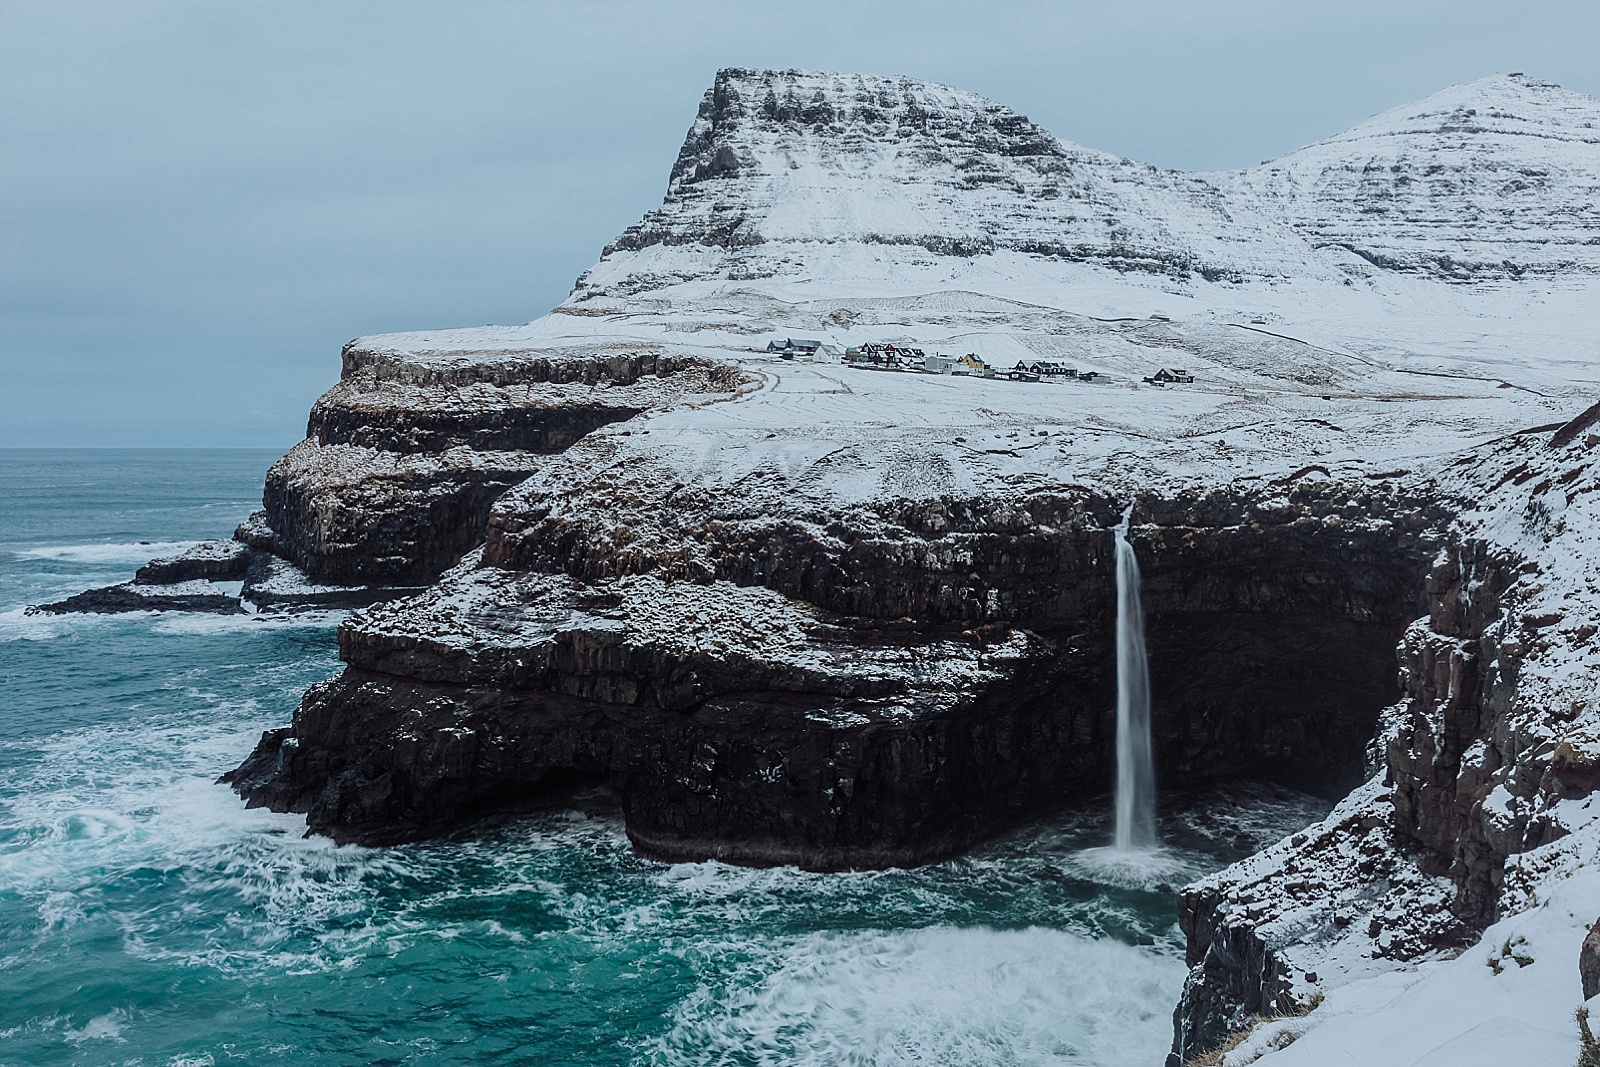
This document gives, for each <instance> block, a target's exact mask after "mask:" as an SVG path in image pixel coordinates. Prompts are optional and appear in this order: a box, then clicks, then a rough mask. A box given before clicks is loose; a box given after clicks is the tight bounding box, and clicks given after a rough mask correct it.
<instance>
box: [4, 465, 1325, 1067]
mask: <svg viewBox="0 0 1600 1067" xmlns="http://www.w3.org/2000/svg"><path fill="white" fill-rule="evenodd" d="M274 458H275V455H274V454H270V453H263V452H21V451H13V452H6V451H0V1067H21V1065H28V1067H34V1065H40V1067H42V1065H47V1064H142V1065H158V1064H159V1065H174V1067H175V1065H191V1064H214V1065H215V1064H232V1063H239V1064H254V1063H262V1064H302V1063H317V1064H323V1065H333V1064H456V1063H462V1064H465V1063H482V1064H540V1065H561V1064H663V1065H665V1064H728V1065H733V1064H740V1065H744V1064H750V1065H757V1064H761V1065H765V1064H773V1065H778V1064H819V1065H822V1064H827V1065H841V1064H863V1065H865V1064H1094V1065H1104V1067H1120V1065H1124V1064H1126V1065H1135V1064H1137V1065H1156V1064H1159V1063H1160V1062H1161V1058H1162V1055H1163V1054H1164V1052H1165V1049H1166V1046H1167V1043H1168V1041H1169V1040H1170V1033H1171V1030H1170V1013H1171V1010H1172V1006H1173V1004H1174V1002H1175V1000H1176V997H1177V994H1178V991H1179V989H1180V987H1181V984H1182V980H1183V974H1184V968H1183V962H1182V946H1181V941H1180V939H1179V935H1178V933H1177V929H1176V926H1175V922H1174V919H1175V897H1174V894H1173V893H1172V891H1171V889H1170V888H1169V887H1167V886H1165V885H1162V884H1157V883H1156V882H1155V880H1153V879H1144V880H1141V879H1127V878H1123V877H1119V876H1117V875H1115V874H1114V873H1106V872H1105V871H1103V870H1102V869H1101V868H1100V867H1098V866H1097V865H1096V864H1095V863H1094V862H1092V859H1091V857H1092V853H1091V854H1088V855H1086V854H1085V851H1084V850H1085V849H1088V848H1091V847H1093V846H1098V845H1101V844H1103V843H1104V842H1105V840H1106V839H1107V837H1108V836H1109V824H1108V819H1109V812H1108V811H1107V810H1106V806H1105V805H1103V804H1102V805H1091V806H1087V807H1081V808H1077V809H1073V810H1069V811H1066V812H1064V813H1063V814H1062V815H1060V816H1059V817H1056V818H1053V819H1051V820H1049V821H1047V822H1046V823H1044V824H1042V825H1039V826H1035V827H1032V828H1030V829H1028V830H1026V831H1023V832H1019V833H1016V834H1013V835H1010V836H1008V837H1006V838H1004V839H1002V840H999V841H996V842H993V843H992V844H990V845H988V846H987V847H985V848H983V849H980V850H979V851H978V852H976V853H974V854H973V855H971V856H968V857H964V858H962V859H958V860H953V861H951V862H947V863H941V864H936V865H933V866H929V867H923V868H919V869H916V870H910V871H886V872H867V873H857V874H835V875H818V874H807V873H803V872H799V871H794V870H787V869H779V870H749V869H742V868H737V867H729V866H725V865H722V864H716V863H704V864H679V865H665V864H658V863H649V862H645V861H642V860H640V859H637V858H636V857H634V856H633V855H632V853H631V852H630V851H629V849H628V846H627V842H626V839H625V838H624V836H623V833H622V827H621V823H620V820H619V819H618V818H617V817H616V816H615V814H614V813H613V812H612V811H611V808H610V806H609V804H608V803H607V802H605V801H604V800H603V798H596V799H595V801H594V803H592V804H589V805H587V806H586V807H585V810H583V811H578V810H573V811H568V812H558V813H547V814H543V815H540V816H537V817H530V818H527V819H522V820H516V821H511V822H507V823H502V824H499V825H497V826H493V827H482V828H478V829H477V830H475V831H474V832H472V833H466V834H462V835H460V836H459V837H458V838H456V839H452V840H447V841H437V842H429V843H424V844H417V845H411V846H406V847H402V848H395V849H361V848H353V847H346V848H334V847H332V846H331V845H330V844H329V843H328V842H327V841H326V840H323V839H317V838H313V839H307V838H305V837H304V836H303V833H304V829H305V825H304V820H303V819H301V818H298V817H295V816H284V815H274V814H271V813H269V812H264V811H259V810H258V811H246V810H244V809H243V807H242V806H241V805H240V803H239V802H238V799H237V798H236V797H235V796H234V795H233V794H232V793H231V792H230V791H229V790H228V789H227V788H226V787H223V786H218V785H215V784H213V783H214V779H215V778H216V776H217V775H218V774H220V773H221V772H222V771H224V770H226V769H228V768H229V767H231V766H233V765H234V764H236V763H237V762H238V761H239V760H240V759H241V758H243V756H244V755H245V754H246V753H247V752H248V751H249V750H250V748H251V746H252V745H253V744H254V743H255V740H256V738H257V737H258V736H259V734H260V731H261V730H263V729H266V728H268V727H270V726H277V725H282V724H283V723H285V722H287V721H288V719H289V716H290V714H291V712H292V711H293V709H294V706H295V704H296V702H297V701H298V699H299V695H300V693H301V691H302V690H303V689H304V688H305V687H306V686H307V685H309V684H310V683H312V682H314V681H317V680H319V679H322V678H325V677H327V676H329V675H330V674H332V673H334V672H335V671H336V670H337V669H338V658H337V655H336V651H335V646H334V633H333V628H334V625H335V624H336V623H337V621H338V616H336V615H333V614H320V615H312V616H299V617H283V618H263V617H245V616H228V617H211V616H183V615H171V614H169V615H149V614H146V615H136V616H119V617H108V616H66V617H37V616H28V615H25V614H24V613H23V612H22V610H21V609H22V607H23V606H24V605H25V604H29V603H38V602H42V601H46V600H52V599H57V598H59V597H61V596H64V595H66V594H69V593H72V592H76V591H78V590H81V589H84V588H87V587H89V586H91V585H98V584H104V583H107V582H111V581H116V580H121V579H125V578H127V577H129V576H131V574H132V572H133V570H134V568H135V567H137V566H138V565H139V564H140V563H142V562H144V561H145V560H146V559H148V558H149V557H150V556H152V555H154V554H157V553H160V552H163V551H168V550H171V549H173V548H175V547H179V546H181V545H182V544H184V543H188V542H191V541H194V540H198V539H201V538H206V537H220V536H226V535H227V534H228V533H229V532H230V531H231V530H232V529H233V527H234V525H235V524H236V523H237V522H238V521H239V520H240V519H242V518H243V517H244V516H245V515H246V514H247V513H248V512H249V511H250V509H251V508H252V507H253V506H255V503H256V501H257V500H258V499H259V493H260V485H261V480H262V475H263V473H264V472H265V470H266V467H267V466H268V464H269V463H270V462H271V461H272V460H273V459H274ZM1321 811H1322V806H1321V805H1320V804H1318V803H1317V802H1314V801H1311V800H1309V799H1308V798H1304V797H1298V796H1296V795H1294V794H1288V793H1284V792H1282V791H1278V790H1272V789H1267V788H1262V787H1240V788H1236V789H1231V790H1228V791H1226V792H1219V793H1213V794H1208V795H1206V796H1203V797H1198V796H1191V797H1184V798H1174V799H1172V800H1170V801H1169V803H1168V805H1167V808H1166V810H1165V812H1164V815H1163V819H1162V832H1163V834H1164V835H1165V836H1166V837H1167V839H1168V840H1169V841H1172V842H1175V844H1176V846H1177V847H1175V848H1174V850H1173V853H1172V855H1173V858H1174V861H1175V863H1176V864H1177V865H1178V867H1179V870H1178V871H1177V872H1176V873H1173V874H1169V875H1168V876H1167V879H1168V880H1169V881H1171V882H1173V883H1177V882H1180V881H1182V880H1184V879H1185V878H1187V877H1191V876H1194V875H1198V874H1200V873H1203V872H1204V871H1207V870H1211V869H1214V868H1216V867H1218V866H1220V865H1221V864H1222V863H1223V862H1226V861H1228V860H1231V859H1233V858H1236V857H1238V856H1240V855H1242V854H1243V853H1244V852H1245V851H1248V850H1250V849H1253V848H1254V847H1256V846H1257V845H1258V844H1260V843H1263V842H1265V841H1268V840H1271V839H1274V838H1276V837H1277V836H1280V835H1281V834H1283V833H1286V832H1290V831H1292V830H1294V829H1297V828H1299V827H1300V826H1303V825H1304V824H1305V823H1307V822H1309V821H1311V820H1312V819H1313V818H1316V817H1319V816H1320V814H1321Z"/></svg>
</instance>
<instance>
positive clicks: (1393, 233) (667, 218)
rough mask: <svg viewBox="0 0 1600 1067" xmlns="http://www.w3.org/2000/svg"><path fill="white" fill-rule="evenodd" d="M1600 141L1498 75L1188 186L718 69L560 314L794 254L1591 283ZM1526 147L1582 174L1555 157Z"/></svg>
mask: <svg viewBox="0 0 1600 1067" xmlns="http://www.w3.org/2000/svg"><path fill="white" fill-rule="evenodd" d="M1474 105H1476V106H1474ZM1597 124H1600V102H1597V101H1594V100H1593V98H1590V97H1587V96H1584V95H1583V94H1579V93H1573V92H1570V91H1568V90H1564V89H1561V88H1560V87H1558V86H1554V85H1551V84H1549V83H1545V82H1540V81H1537V80H1535V79H1530V78H1527V77H1525V76H1516V77H1513V76H1501V75H1495V76H1490V77H1487V78H1481V79H1477V80H1475V81H1472V82H1465V83H1461V84H1459V85H1456V86H1450V87H1447V88H1446V89H1443V90H1440V91H1439V92H1437V93H1434V94H1432V95H1430V96H1428V97H1424V98H1423V99H1422V100H1419V101H1414V102H1412V103H1410V104H1405V105H1401V106H1400V107H1397V108H1391V109H1389V110H1387V111H1385V112H1382V113H1380V114H1378V115H1376V116H1373V117H1372V118H1370V119H1367V120H1365V121H1364V122H1362V123H1358V124H1357V125H1356V126H1354V127H1351V128H1350V129H1349V130H1346V131H1344V132H1343V133H1340V134H1335V135H1334V136H1332V137H1329V138H1323V139H1321V140H1319V141H1315V142H1313V143H1311V144H1309V145H1307V146H1305V147H1303V148H1301V149H1298V150H1296V151H1295V152H1291V153H1287V154H1285V155H1284V156H1280V157H1278V158H1277V159H1274V160H1269V161H1267V162H1266V163H1263V164H1259V165H1257V166H1256V167H1250V168H1243V169H1239V170H1231V171H1212V172H1186V171H1176V170H1169V169H1163V168H1159V167H1155V166H1153V165H1150V164H1145V163H1140V162H1138V161H1135V160H1132V159H1129V158H1126V157H1122V156H1117V155H1114V154H1112V153H1107V152H1102V151H1100V150H1098V149H1093V148H1090V147H1087V146H1084V145H1080V144H1077V143H1075V142H1071V141H1066V140H1063V139H1060V138H1057V137H1056V136H1055V135H1053V134H1051V133H1050V132H1049V131H1048V130H1046V129H1044V128H1043V127H1041V126H1039V125H1038V124H1037V123H1034V122H1033V121H1032V120H1030V119H1028V118H1027V116H1025V115H1022V114H1020V113H1017V112H1015V111H1013V110H1011V109H1010V108H1007V107H1005V106H1004V105H1002V104H999V103H996V102H994V101H991V100H987V99H986V98H984V97H981V96H978V95H977V94H973V93H969V92H966V91H965V90H960V89H955V88H952V87H949V86H943V85H939V84H937V83H933V82H926V81H921V80H918V79H913V78H908V77H882V76H873V75H859V74H837V73H828V72H815V71H801V70H752V69H745V68H727V69H724V70H722V71H719V72H718V74H717V76H716V78H715V80H714V82H713V85H712V87H711V88H710V89H708V90H707V92H706V94H705V96H704V98H703V99H702V101H701V104H700V107H699V110H698V113H697V115H696V118H695V121H694V123H693V124H692V125H691V128H690V130H689V133H688V134H687V136H686V137H685V140H684V144H683V147H682V149H681V150H680V152H679V155H678V158H677V160H676V162H675V163H674V165H673V168H672V172H671V176H670V178H669V182H668V190H667V193H666V196H665V197H664V199H663V202H662V204H661V205H660V206H659V207H657V208H654V209H652V210H650V211H649V212H647V213H646V214H645V216H644V217H643V218H642V219H641V220H640V221H639V222H638V223H635V224H634V225H632V226H630V227H628V228H627V229H626V230H624V231H623V233H622V234H621V235H619V236H618V237H617V238H616V239H615V240H614V241H612V242H611V243H610V244H608V245H607V246H606V247H605V249H604V250H603V252H602V255H601V260H600V262H599V263H598V264H596V266H595V267H594V268H591V270H590V271H588V272H586V273H585V275H584V276H583V277H582V278H580V279H579V282H578V284H577V286H576V287H575V288H574V291H573V294H572V296H571V297H569V300H568V303H569V304H570V303H573V302H581V301H584V300H588V299H593V298H594V297H596V296H602V295H607V294H608V293H614V294H616V295H624V296H627V295H636V294H638V293H642V292H647V291H650V290H652V289H660V288H669V287H670V286H671V285H673V284H676V282H678V281H681V280H692V279H696V278H699V279H709V278H721V279H723V280H726V281H754V282H760V281H762V280H765V279H769V278H788V277H796V276H798V275H800V274H803V272H804V270H805V263H804V262H800V263H798V264H797V263H796V262H794V260H795V256H796V254H797V251H798V250H811V251H813V252H814V251H815V249H816V247H817V246H818V245H825V244H833V245H855V246H860V247H863V248H893V247H895V246H901V247H906V248H909V249H912V250H920V251H922V252H927V253H930V254H932V255H934V256H939V257H947V258H955V259H967V260H970V259H974V258H976V257H981V256H984V255H989V254H994V253H997V252H1017V253H1020V254H1022V255H1024V256H1027V257H1031V258H1032V259H1035V260H1042V259H1049V260H1056V261H1065V262H1076V263H1084V264H1089V265H1092V266H1096V267H1103V268H1107V269H1109V270H1111V271H1114V272H1117V273H1121V274H1124V275H1129V274H1133V275H1138V274H1143V275H1149V276H1158V277H1167V278H1171V279H1174V280H1178V281H1188V280H1189V279H1191V278H1195V277H1198V278H1200V279H1203V280H1205V281H1208V282H1231V283H1240V282H1246V281H1280V280H1285V279H1290V278H1294V279H1300V280H1306V279H1314V280H1316V281H1319V282H1324V283H1333V284H1343V283H1345V282H1347V281H1349V282H1352V283H1354V282H1358V281H1366V280H1368V279H1371V278H1373V277H1379V278H1381V277H1383V276H1385V275H1392V274H1399V273H1410V274H1420V275H1423V276H1427V277H1431V278H1435V279H1438V280H1445V281H1493V280H1505V279H1513V280H1514V279H1518V278H1522V277H1525V276H1529V275H1552V276H1554V275H1567V274H1574V273H1576V274H1586V275H1592V274H1595V273H1597V272H1600V208H1597V207H1596V206H1595V205H1596V203H1597V202H1600V133H1594V134H1593V135H1592V136H1591V134H1590V132H1588V131H1595V128H1596V125H1597ZM1538 140H1542V141H1548V142H1551V143H1559V144H1560V145H1561V146H1563V150H1564V151H1565V152H1566V153H1567V155H1568V156H1571V157H1573V158H1571V159H1569V160H1567V161H1565V162H1563V161H1561V160H1559V159H1555V160H1553V159H1551V158H1548V157H1549V155H1550V153H1549V152H1544V151H1540V150H1536V149H1537V148H1542V147H1543V146H1539V145H1537V144H1535V141H1538ZM1374 220H1376V221H1374ZM778 246H793V247H791V248H780V247H778ZM667 249H680V250H682V252H681V254H680V255H677V256H672V255H666V254H664V250H667ZM883 269H884V268H878V272H879V273H881V272H882V270H883ZM867 273H869V274H870V273H872V268H868V269H867Z"/></svg>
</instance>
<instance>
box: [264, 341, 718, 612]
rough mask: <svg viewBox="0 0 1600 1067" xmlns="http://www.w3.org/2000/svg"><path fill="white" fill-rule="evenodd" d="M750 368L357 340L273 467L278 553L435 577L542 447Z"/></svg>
mask: <svg viewBox="0 0 1600 1067" xmlns="http://www.w3.org/2000/svg"><path fill="white" fill-rule="evenodd" d="M469 357H470V358H469ZM740 380H741V379H740V375H739V374H738V372H737V371H735V370H733V369H732V368H730V367H727V366H725V365H722V364H716V363H712V362H710V361H706V360H699V359H692V358H687V357H680V356H666V355H657V354H655V353H648V352H646V353H638V352H633V353H598V354H591V355H583V354H579V355H571V354H566V355H563V354H559V353H557V354H551V355H539V354H537V353H529V352H526V351H522V352H506V353H494V352H468V353H450V355H449V358H444V357H441V358H439V359H434V360H430V359H428V358H426V357H418V356H414V355H413V356H399V355H396V354H394V353H390V352H387V351H385V350H383V349H377V348H364V347H362V346H361V345H360V344H359V343H357V342H351V344H349V345H347V346H346V347H345V351H344V372H343V376H342V378H341V380H340V382H339V384H338V385H337V386H335V387H334V388H333V389H331V390H329V391H328V392H327V393H326V394H324V395H323V396H322V398H321V399H319V400H318V401H317V403H316V405H315V406H314V407H313V408H312V411H311V417H310V419H309V421H308V424H307V427H306V440H305V441H303V442H301V443H300V444H299V445H297V446H295V448H294V449H293V450H291V451H290V452H289V454H288V455H286V456H284V457H283V459H281V460H279V461H278V462H277V463H276V464H274V465H273V467H272V469H271V470H270V471H268V472H267V480H266V488H265V490H264V492H263V497H262V499H263V503H264V505H265V509H266V516H265V523H266V526H267V527H269V528H270V531H271V541H272V548H271V551H273V552H276V553H277V554H279V555H282V556H283V557H284V558H286V559H288V560H290V561H291V562H293V563H294V564H295V565H296V566H298V567H300V568H301V569H302V570H304V571H305V572H306V574H307V575H308V576H309V578H310V580H311V581H313V582H317V583H323V584H332V585H399V586H405V585H426V584H427V583H429V582H432V581H433V580H435V579H436V578H438V577H439V575H440V574H442V573H443V572H444V571H445V570H446V569H447V568H448V567H450V566H451V565H452V564H454V563H455V561H456V560H458V559H460V558H461V556H462V554H463V553H465V552H466V551H467V550H469V549H471V548H472V547H474V546H475V545H477V544H479V543H480V542H481V541H482V539H483V530H484V522H485V520H486V519H487V517H488V514H489V508H490V506H491V505H492V504H493V503H494V501H495V500H496V499H498V498H499V497H500V496H501V494H503V493H504V492H505V491H506V490H507V489H509V488H510V487H511V486H513V485H516V484H517V483H518V482H521V481H522V480H523V479H524V478H526V477H527V476H528V475H529V474H530V473H532V472H533V471H534V470H536V469H537V468H538V465H539V462H540V457H542V456H546V455H550V454H553V453H558V452H561V451H563V450H564V449H566V448H568V447H570V446H571V445H572V444H573V443H574V442H575V441H578V440H579V439H581V438H583V437H584V436H585V435H587V434H589V433H591V432H593V431H594V430H596V429H598V428H599V427H601V426H605V425H608V424H611V423H615V422H623V421H626V420H628V419H630V418H633V417H634V416H635V415H637V414H639V413H640V412H641V411H644V410H646V409H648V408H651V407H655V406H659V405H662V404H664V403H668V402H670V401H671V400H672V399H674V398H676V397H679V396H683V395H688V394H696V395H701V394H713V395H714V394H716V393H719V392H722V393H726V392H731V391H732V390H733V389H735V388H736V387H737V385H738V384H739V382H740Z"/></svg>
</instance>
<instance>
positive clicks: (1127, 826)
mask: <svg viewBox="0 0 1600 1067" xmlns="http://www.w3.org/2000/svg"><path fill="white" fill-rule="evenodd" d="M1132 521H1133V505H1132V504H1129V505H1128V510H1127V511H1125V512H1123V513H1122V522H1121V523H1119V524H1118V525H1117V527H1116V533H1117V828H1116V835H1115V836H1114V837H1113V839H1112V847H1113V849H1114V850H1115V851H1117V852H1122V853H1126V852H1141V851H1148V850H1150V849H1153V848H1155V847H1156V845H1157V841H1156V772H1155V763H1154V759H1153V758H1152V756H1151V752H1150V668H1149V665H1148V663H1147V662H1146V660H1145V652H1144V611H1143V609H1142V608H1141V607H1140V604H1139V560H1138V559H1137V558H1136V557H1135V556H1134V554H1133V545H1131V544H1129V543H1128V527H1129V525H1130V524H1131V523H1132Z"/></svg>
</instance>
